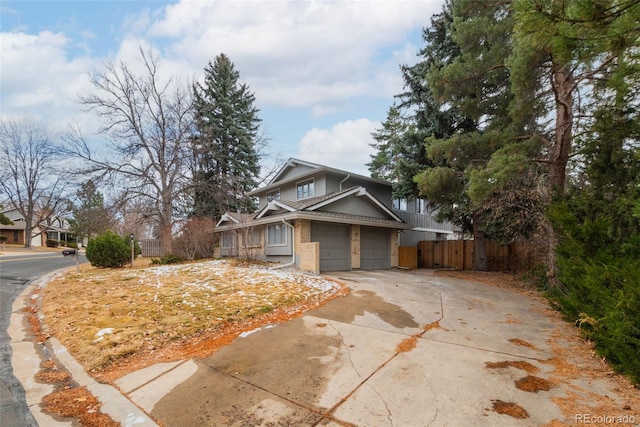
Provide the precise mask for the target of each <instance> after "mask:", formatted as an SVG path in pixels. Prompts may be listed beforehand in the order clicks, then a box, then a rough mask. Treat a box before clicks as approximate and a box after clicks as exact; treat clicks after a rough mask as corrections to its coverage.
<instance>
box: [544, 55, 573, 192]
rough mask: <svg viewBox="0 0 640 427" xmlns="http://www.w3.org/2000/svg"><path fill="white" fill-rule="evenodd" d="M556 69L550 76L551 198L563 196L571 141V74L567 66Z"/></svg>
mask: <svg viewBox="0 0 640 427" xmlns="http://www.w3.org/2000/svg"><path fill="white" fill-rule="evenodd" d="M556 67H557V66H556V65H555V64H554V72H553V74H552V76H551V84H552V87H553V92H554V95H555V102H556V126H555V136H554V141H553V146H552V147H551V150H550V157H551V158H550V159H549V160H550V169H549V184H550V185H551V193H550V194H551V195H552V196H553V197H557V196H562V195H564V188H565V181H566V176H567V163H568V161H569V154H570V153H571V143H572V139H573V133H572V130H573V88H574V77H573V72H572V71H571V68H570V66H569V65H564V66H562V67H559V68H556Z"/></svg>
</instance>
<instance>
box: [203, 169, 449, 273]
mask: <svg viewBox="0 0 640 427" xmlns="http://www.w3.org/2000/svg"><path fill="white" fill-rule="evenodd" d="M391 195H392V186H391V183H389V182H386V181H382V180H379V179H374V178H369V177H365V176H362V175H357V174H353V173H350V172H347V171H344V170H340V169H335V168H331V167H328V166H322V165H318V164H315V163H311V162H307V161H303V160H298V159H293V158H292V159H289V160H288V161H287V163H286V164H285V165H284V166H283V167H282V168H281V169H280V171H279V172H278V173H277V174H276V176H275V177H274V178H273V179H272V180H271V182H270V183H269V184H268V185H266V186H265V187H262V188H259V189H256V190H254V191H251V192H250V193H248V196H253V197H256V198H257V199H258V201H259V208H258V210H257V212H255V213H252V214H238V213H225V214H224V215H223V216H222V218H221V219H220V221H219V222H218V224H217V225H216V229H215V232H216V233H218V234H219V235H220V248H219V250H220V253H219V255H220V256H240V257H251V258H258V259H263V260H267V261H276V262H281V263H285V265H286V264H291V265H295V266H297V267H300V268H302V269H304V270H308V271H313V272H320V271H340V270H351V269H366V270H373V269H388V268H391V267H397V266H398V247H399V245H400V241H401V237H400V236H402V235H403V234H404V233H414V231H411V230H412V229H413V228H414V225H413V224H409V223H407V222H406V221H405V220H404V219H403V216H402V215H404V213H403V211H402V210H401V209H397V210H394V209H393V206H392V198H391ZM414 219H415V218H414ZM425 220H426V219H425ZM424 224H425V225H427V222H425V223H424ZM428 224H430V225H433V226H434V227H435V223H432V222H431V223H428ZM423 228H424V229H426V228H428V227H426V226H425V227H423ZM430 230H432V231H434V232H439V233H441V234H442V235H444V234H447V233H452V231H451V227H449V228H447V227H443V228H442V229H436V228H433V229H430ZM420 232H421V233H424V232H426V230H425V231H420ZM434 238H435V234H434Z"/></svg>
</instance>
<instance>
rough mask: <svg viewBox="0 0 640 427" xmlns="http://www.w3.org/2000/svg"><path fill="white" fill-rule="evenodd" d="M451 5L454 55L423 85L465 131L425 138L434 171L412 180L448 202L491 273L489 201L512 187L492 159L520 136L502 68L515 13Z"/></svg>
mask: <svg viewBox="0 0 640 427" xmlns="http://www.w3.org/2000/svg"><path fill="white" fill-rule="evenodd" d="M450 7H451V10H450V14H449V16H450V23H449V24H448V26H446V27H445V29H444V30H445V31H446V32H447V34H448V37H449V38H450V40H451V42H450V43H455V46H456V49H455V52H456V55H455V56H453V57H449V58H448V61H447V62H446V63H443V62H440V63H437V62H434V63H432V64H430V66H429V67H428V69H427V70H426V81H427V84H428V86H429V88H430V90H431V93H432V96H433V98H434V99H436V100H437V101H438V103H439V104H440V105H443V106H444V105H446V106H449V108H453V109H454V110H453V111H456V112H457V115H456V116H455V117H457V118H459V119H458V121H459V122H462V123H464V126H462V127H461V128H459V129H457V130H456V132H451V133H449V134H442V135H436V134H432V135H431V136H430V137H429V138H427V139H426V143H425V144H426V154H427V157H428V158H429V159H430V161H431V163H432V164H433V165H434V167H431V168H426V169H424V170H423V171H421V172H420V173H419V174H418V175H417V176H416V177H415V180H416V183H417V184H418V187H419V189H420V191H421V193H422V194H424V195H426V196H427V197H428V198H429V199H431V200H437V199H438V198H440V199H441V200H443V202H444V203H443V205H444V206H445V209H444V210H443V212H444V213H446V214H447V215H448V216H449V217H450V219H451V220H454V221H456V222H457V223H458V224H460V225H463V226H464V227H465V231H472V232H473V236H474V255H475V259H474V268H475V269H477V270H486V268H487V258H486V255H485V249H484V239H485V236H486V235H487V230H488V229H489V228H490V224H491V221H492V220H493V218H490V216H491V214H492V213H493V211H492V210H490V209H487V206H488V204H489V203H491V202H492V201H493V202H494V204H499V203H496V201H497V200H499V199H500V195H501V193H502V192H503V191H505V190H506V189H507V188H510V187H509V186H508V184H509V183H510V176H508V175H506V174H505V175H503V176H502V177H499V176H497V175H495V174H493V173H492V168H493V167H494V163H492V161H493V157H492V156H494V155H495V154H496V153H499V152H500V151H501V150H509V148H508V147H509V142H510V141H513V140H515V138H514V135H517V133H518V127H517V126H516V125H515V124H514V123H512V122H511V121H510V120H509V115H508V107H509V104H510V100H511V97H512V93H511V90H510V85H509V73H508V70H507V68H506V67H505V65H504V59H505V58H506V57H507V56H508V55H509V53H510V43H509V42H510V34H511V32H512V28H513V15H512V13H511V9H510V7H509V4H507V3H504V2H498V1H494V2H491V1H489V2H483V3H478V2H474V1H469V0H459V1H456V2H455V3H453V4H451V6H450ZM514 166H515V165H514ZM499 178H500V179H499ZM503 212H504V211H503ZM500 219H501V221H504V220H505V219H508V218H505V217H504V216H500Z"/></svg>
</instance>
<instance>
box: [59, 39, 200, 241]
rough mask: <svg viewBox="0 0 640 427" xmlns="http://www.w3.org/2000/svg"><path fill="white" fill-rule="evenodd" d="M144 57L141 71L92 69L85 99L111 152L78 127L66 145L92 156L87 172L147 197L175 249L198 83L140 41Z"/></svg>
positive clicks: (130, 194) (129, 194)
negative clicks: (174, 73) (171, 71)
mask: <svg viewBox="0 0 640 427" xmlns="http://www.w3.org/2000/svg"><path fill="white" fill-rule="evenodd" d="M139 60H140V65H141V66H142V68H141V69H142V71H141V72H139V73H137V72H135V71H134V70H133V69H132V68H131V67H129V66H128V65H127V64H126V63H124V62H121V63H120V64H119V65H114V64H113V63H111V62H108V63H106V64H105V68H104V70H102V71H99V72H96V73H95V74H94V75H92V76H91V82H92V84H93V87H94V88H95V92H94V93H93V94H90V95H87V96H81V97H80V98H79V102H80V103H81V104H83V105H84V106H86V107H87V108H88V110H89V111H92V112H94V113H96V114H97V115H98V117H99V118H100V119H101V120H102V124H103V125H102V128H101V129H100V133H101V134H102V135H104V136H105V137H106V138H107V144H106V145H107V147H106V148H108V150H109V152H108V153H106V154H104V155H101V156H99V155H98V154H95V153H94V152H92V150H91V149H90V147H89V143H88V142H87V140H86V139H85V137H84V136H82V133H81V132H79V130H77V129H76V130H74V131H71V132H69V133H67V134H66V135H65V141H66V150H67V151H66V152H67V154H69V155H73V156H74V157H75V158H78V159H81V160H83V161H84V163H83V164H84V167H83V168H82V170H81V172H82V173H83V174H90V175H92V176H95V177H97V178H100V179H102V180H103V181H104V182H106V183H107V184H108V185H110V186H111V187H112V188H114V189H119V190H121V191H122V193H121V194H123V195H124V198H125V201H126V200H137V201H142V200H145V201H147V202H148V204H149V205H150V206H151V211H149V212H147V214H148V215H150V216H152V217H153V218H154V220H155V221H156V225H157V230H158V234H159V237H160V239H161V241H162V247H163V251H164V252H165V253H170V252H171V242H172V227H173V224H174V220H175V205H176V203H177V202H178V201H179V200H181V197H182V195H183V194H184V193H185V192H187V191H189V190H190V186H191V185H192V179H191V178H190V176H189V173H188V170H189V168H188V164H187V163H188V162H189V160H190V158H191V153H190V151H191V150H190V147H191V143H190V135H191V134H192V125H193V114H192V100H191V90H190V85H189V84H186V83H183V82H180V81H178V80H177V79H175V78H168V79H163V77H162V75H161V72H160V68H159V64H158V60H157V59H156V58H155V57H154V56H153V54H152V53H151V52H148V51H145V50H144V49H142V48H140V56H139ZM94 151H95V150H94Z"/></svg>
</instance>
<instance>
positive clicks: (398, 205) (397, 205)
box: [392, 198, 409, 212]
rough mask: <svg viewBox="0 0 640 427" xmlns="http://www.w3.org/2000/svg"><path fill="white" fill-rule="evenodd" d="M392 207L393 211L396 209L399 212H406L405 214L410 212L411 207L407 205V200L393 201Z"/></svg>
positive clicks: (397, 199)
mask: <svg viewBox="0 0 640 427" xmlns="http://www.w3.org/2000/svg"><path fill="white" fill-rule="evenodd" d="M392 205H393V209H395V210H397V211H404V212H406V211H407V210H408V207H409V206H408V203H407V199H405V198H396V199H393V201H392Z"/></svg>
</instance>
